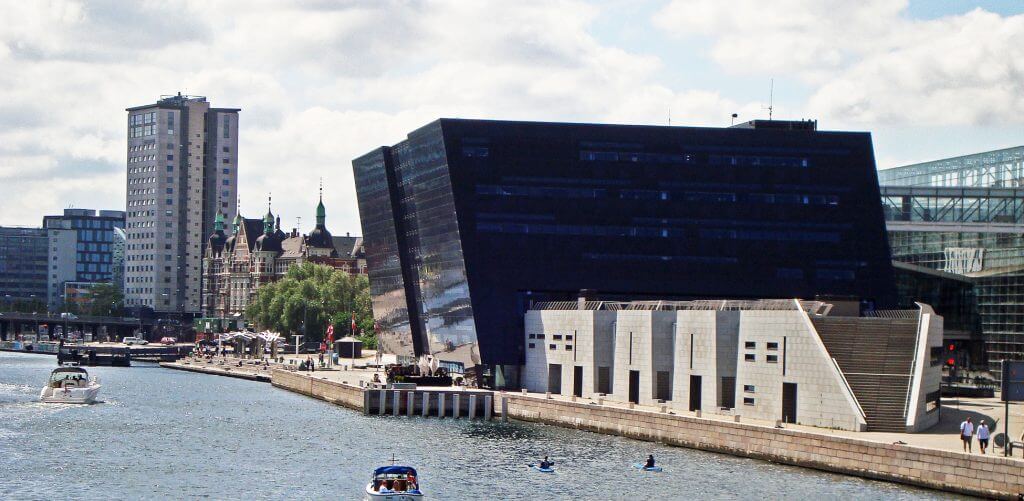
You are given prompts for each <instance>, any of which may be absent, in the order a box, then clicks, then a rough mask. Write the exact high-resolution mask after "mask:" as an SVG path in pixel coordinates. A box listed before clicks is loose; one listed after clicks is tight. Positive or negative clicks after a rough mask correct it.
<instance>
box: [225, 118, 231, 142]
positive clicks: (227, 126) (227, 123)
mask: <svg viewBox="0 0 1024 501" xmlns="http://www.w3.org/2000/svg"><path fill="white" fill-rule="evenodd" d="M230 126H231V117H229V116H224V139H227V138H228V137H230V134H229V131H230V130H231V127H230Z"/></svg>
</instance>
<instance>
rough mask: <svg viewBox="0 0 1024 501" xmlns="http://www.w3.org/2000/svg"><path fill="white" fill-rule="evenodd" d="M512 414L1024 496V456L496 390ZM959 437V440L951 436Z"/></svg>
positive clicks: (611, 432)
mask: <svg viewBox="0 0 1024 501" xmlns="http://www.w3.org/2000/svg"><path fill="white" fill-rule="evenodd" d="M495 405H496V406H499V405H500V406H501V408H502V409H503V410H504V411H506V412H507V413H508V417H509V418H513V419H518V420H521V421H532V422H540V423H546V424H551V425H556V426H562V427H567V428H577V429H581V430H587V431H593V432H597V433H604V434H609V435H618V436H623V437H628V438H634V439H639V440H646V441H652V442H661V443H666V444H670V445H676V446H682V447H689V448H693V449H701V450H706V451H713V452H721V453H726V454H732V455H736V456H743V457H750V458H755V459H763V460H768V461H774V462H777V463H783V464H790V465H796V466H803V467H808V468H814V469H818V470H824V471H830V472H836V473H843V474H847V475H855V476H859V477H865V478H872V479H878V480H886V481H891V482H899V483H903V484H909V485H916V486H921V487H928V488H933V489H940V490H944V491H950V492H957V493H962V494H969V495H975V496H984V497H996V498H1003V499H1017V495H1018V493H1024V461H1021V460H1019V459H1013V458H1005V457H1001V456H994V455H989V456H979V455H970V454H964V453H959V452H950V451H940V450H934V449H923V448H918V447H912V446H908V445H894V444H885V443H879V442H871V441H867V440H858V439H852V438H845V437H834V436H829V435H820V434H815V433H808V432H803V431H796V430H787V429H777V428H772V427H767V426H758V425H752V424H745V423H737V422H729V421H719V420H710V419H701V418H696V417H689V416H679V415H674V414H667V413H658V412H651V411H643V410H637V409H623V408H611V407H604V406H596V405H593V404H585V403H579V402H566V401H560V400H554V399H547V398H544V397H531V396H527V395H519V394H511V393H506V394H500V395H497V398H496V401H495ZM950 439H951V440H956V437H951V438H950Z"/></svg>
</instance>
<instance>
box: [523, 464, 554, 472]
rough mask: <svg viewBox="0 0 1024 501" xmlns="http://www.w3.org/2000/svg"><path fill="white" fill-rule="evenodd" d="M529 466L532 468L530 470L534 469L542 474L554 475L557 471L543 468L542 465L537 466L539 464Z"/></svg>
mask: <svg viewBox="0 0 1024 501" xmlns="http://www.w3.org/2000/svg"><path fill="white" fill-rule="evenodd" d="M529 466H530V468H533V469H534V470H537V471H539V472H541V473H554V472H555V469H554V468H552V467H550V466H549V467H547V468H541V467H540V465H537V464H531V465H529Z"/></svg>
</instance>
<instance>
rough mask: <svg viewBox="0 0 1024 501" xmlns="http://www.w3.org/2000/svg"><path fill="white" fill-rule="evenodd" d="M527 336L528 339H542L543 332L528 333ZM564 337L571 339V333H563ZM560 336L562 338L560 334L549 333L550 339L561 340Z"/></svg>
mask: <svg viewBox="0 0 1024 501" xmlns="http://www.w3.org/2000/svg"><path fill="white" fill-rule="evenodd" d="M528 337H529V338H530V339H544V334H530V335H529V336H528ZM564 337H565V340H566V341H572V334H565V335H564ZM562 338H563V335H562V334H552V335H551V339H552V340H554V341H561V340H562Z"/></svg>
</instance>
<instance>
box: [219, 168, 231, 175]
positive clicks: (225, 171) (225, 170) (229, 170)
mask: <svg viewBox="0 0 1024 501" xmlns="http://www.w3.org/2000/svg"><path fill="white" fill-rule="evenodd" d="M221 172H223V173H224V174H231V169H221Z"/></svg>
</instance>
